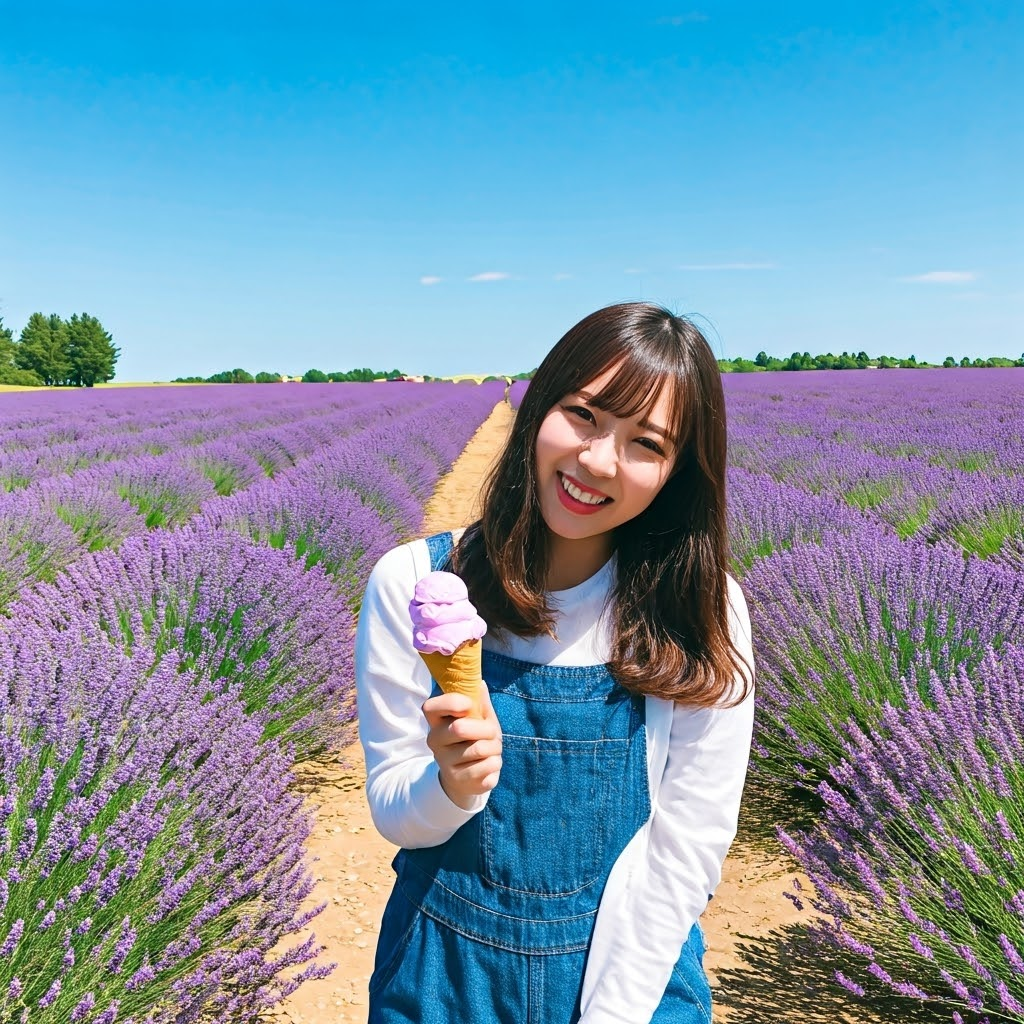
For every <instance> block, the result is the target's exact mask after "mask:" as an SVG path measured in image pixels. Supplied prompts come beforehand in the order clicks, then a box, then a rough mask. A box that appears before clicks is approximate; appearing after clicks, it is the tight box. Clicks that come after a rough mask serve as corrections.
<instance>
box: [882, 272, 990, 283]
mask: <svg viewBox="0 0 1024 1024" xmlns="http://www.w3.org/2000/svg"><path fill="white" fill-rule="evenodd" d="M900 280H901V281H911V282H913V283H914V284H970V282H971V281H977V280H978V275H977V274H976V273H975V272H974V271H973V270H929V271H928V273H927V274H912V275H911V276H910V277H901V278H900Z"/></svg>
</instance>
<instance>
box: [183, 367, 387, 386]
mask: <svg viewBox="0 0 1024 1024" xmlns="http://www.w3.org/2000/svg"><path fill="white" fill-rule="evenodd" d="M404 376H405V374H404V373H402V371H401V370H371V369H369V368H367V367H365V366H364V367H363V368H361V369H359V370H344V371H342V370H337V371H335V372H333V373H324V371H323V370H307V371H306V372H305V373H304V374H303V375H302V380H303V381H304V382H305V383H306V384H327V383H328V382H336V381H353V380H360V381H371V380H379V379H380V378H381V377H386V378H387V379H388V380H396V379H397V378H398V377H404ZM282 380H291V378H290V377H285V376H284V375H283V374H280V373H275V372H271V371H269V370H260V372H259V373H249V371H248V370H242V369H240V368H236V369H234V370H221V371H220V373H214V374H211V375H210V376H209V377H175V378H174V380H172V381H171V383H172V384H277V383H279V382H281V381H282Z"/></svg>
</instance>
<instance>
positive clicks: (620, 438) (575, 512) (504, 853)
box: [356, 303, 753, 1024]
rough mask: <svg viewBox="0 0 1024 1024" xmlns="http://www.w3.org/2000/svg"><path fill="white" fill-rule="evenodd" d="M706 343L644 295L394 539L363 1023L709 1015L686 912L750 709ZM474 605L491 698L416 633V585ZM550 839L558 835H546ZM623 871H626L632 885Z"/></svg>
mask: <svg viewBox="0 0 1024 1024" xmlns="http://www.w3.org/2000/svg"><path fill="white" fill-rule="evenodd" d="M724 481H725V420H724V402H723V395H722V385H721V379H720V375H719V372H718V367H717V364H716V362H715V359H714V356H713V354H712V352H711V350H710V348H709V347H708V345H707V342H706V341H705V340H704V338H703V336H702V335H701V334H700V332H699V331H698V330H697V329H696V328H695V327H694V326H693V325H692V324H691V323H690V322H689V321H687V320H684V319H682V318H681V317H676V316H673V315H672V314H671V313H669V312H668V311H667V310H664V309H661V308H660V307H657V306H652V305H648V304H645V303H631V304H625V305H619V306H610V307H607V308H606V309H602V310H598V311H597V312H596V313H594V314H592V315H591V316H589V317H587V318H586V319H584V320H583V321H581V322H580V323H579V324H577V325H576V326H575V327H573V328H572V329H571V330H570V331H569V332H568V333H567V334H566V335H565V336H564V337H563V338H562V339H561V341H559V342H558V343H557V344H556V345H555V347H554V348H553V349H552V351H551V352H550V353H549V355H548V356H547V358H546V359H545V360H544V361H543V362H542V363H541V365H540V367H539V368H538V370H537V372H536V374H535V375H534V378H533V381H532V383H531V385H530V388H529V389H528V390H527V392H526V396H525V398H524V399H523V402H522V405H521V407H520V409H519V413H518V415H517V417H516V420H515V423H514V425H513V428H512V431H511V434H510V436H509V439H508V442H507V444H506V447H505V450H504V452H503V454H502V456H501V458H500V459H499V461H498V463H497V465H496V467H495V470H494V471H493V473H492V475H491V477H490V479H489V480H488V481H487V484H486V486H485V489H484V494H483V515H482V518H481V519H480V521H479V522H476V523H473V524H472V525H470V526H469V527H468V528H467V529H466V530H465V531H464V532H462V533H461V534H460V536H458V537H456V536H454V535H453V534H450V533H444V534H437V535H435V536H432V537H429V538H426V539H425V540H419V541H414V542H412V543H411V544H407V545H403V546H401V547H398V548H395V549H393V550H392V551H390V552H388V554H386V555H385V556H384V557H383V558H382V559H381V560H380V561H379V562H378V563H377V565H376V567H375V568H374V570H373V573H372V574H371V576H370V580H369V583H368V585H367V589H366V595H365V597H364V600H363V606H362V611H361V614H360V619H359V629H358V633H357V640H356V684H357V692H358V698H359V728H360V738H361V740H362V742H363V747H364V752H365V755H366V764H367V797H368V801H369V804H370V808H371V812H372V814H373V818H374V822H375V824H376V825H377V827H378V828H379V829H380V831H381V833H382V834H383V835H384V836H385V838H388V839H390V840H391V841H392V842H395V843H396V844H397V845H399V846H401V847H402V850H401V851H400V852H399V854H398V856H397V857H396V859H395V862H394V866H395V870H396V872H397V875H398V878H397V884H396V887H395V889H394V891H393V893H392V895H391V898H390V900H389V902H388V906H387V909H386V910H385V912H384V918H383V921H382V924H381V932H380V939H379V942H378V946H377V956H376V961H375V969H374V973H373V977H372V978H371V980H370V1015H369V1019H370V1024H398V1022H412V1021H417V1022H423V1024H441V1022H443V1021H449V1020H451V1019H452V1016H453V1015H454V1013H456V1012H458V1011H457V1009H456V1008H458V1007H464V1006H469V1005H472V1007H473V1014H474V1016H478V1017H480V1018H482V1019H488V1020H534V1019H538V1020H544V1021H545V1022H550V1024H575V1022H577V1021H581V1022H583V1024H605V1022H609V1024H610V1022H612V1021H619V1020H631V1021H638V1022H640V1021H644V1022H647V1021H650V1022H652V1024H707V1022H708V1021H710V1014H711V997H710V988H709V986H708V981H707V978H706V976H705V973H704V968H703V953H704V941H703V934H702V932H701V929H700V926H699V925H698V924H697V919H698V918H699V916H700V914H701V912H702V911H703V910H704V908H705V907H706V906H707V901H708V899H709V897H710V894H711V893H712V892H713V891H714V889H715V886H716V885H717V884H718V881H719V878H720V877H721V868H722V861H723V860H724V858H725V854H726V852H727V850H728V848H729V844H730V843H731V841H732V837H733V836H734V834H735V831H736V819H737V815H738V810H739V801H740V794H741V792H742V789H743V780H744V777H745V773H746V765H747V758H748V753H749V748H750V735H751V727H752V722H753V700H752V683H753V678H752V663H753V659H752V655H751V645H750V636H749V630H750V627H749V621H748V619H747V614H746V605H745V603H744V600H743V595H742V593H741V592H740V590H739V587H738V585H737V584H736V582H735V581H734V580H733V579H731V577H729V576H728V574H727V572H726V565H727V559H728V550H727V542H726V534H725V498H724V486H725V484H724ZM445 569H448V570H450V571H453V572H455V573H456V574H457V575H459V576H461V577H462V580H463V581H464V582H465V584H466V587H467V589H468V592H469V596H470V598H471V600H472V602H473V603H474V604H475V605H476V608H477V609H478V611H479V613H480V615H481V616H482V617H483V619H484V620H485V621H486V623H487V627H488V628H487V632H486V634H485V635H484V636H483V638H482V641H481V647H482V677H483V681H484V682H485V683H486V687H485V688H484V689H483V691H482V692H483V693H484V695H485V696H484V697H483V700H482V707H480V708H477V709H473V706H472V702H471V701H470V699H469V698H468V697H466V696H465V695H463V694H458V693H440V692H439V691H438V689H437V688H436V686H435V685H434V684H433V682H432V680H431V678H430V673H429V671H428V669H427V666H426V665H425V664H424V662H423V661H422V660H421V659H420V657H419V656H418V655H417V653H416V650H415V648H414V647H413V644H412V642H411V632H412V631H411V623H410V620H409V614H408V611H407V609H408V608H409V607H410V599H411V598H412V597H413V595H414V593H415V591H416V585H417V582H418V581H419V580H421V579H422V578H423V577H424V576H426V575H427V574H428V573H430V572H436V571H438V570H445ZM556 851H557V853H556ZM627 883H628V884H627Z"/></svg>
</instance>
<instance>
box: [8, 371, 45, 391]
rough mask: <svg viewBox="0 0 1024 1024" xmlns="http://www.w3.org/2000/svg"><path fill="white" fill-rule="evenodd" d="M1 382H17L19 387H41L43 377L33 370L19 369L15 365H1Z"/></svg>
mask: <svg viewBox="0 0 1024 1024" xmlns="http://www.w3.org/2000/svg"><path fill="white" fill-rule="evenodd" d="M0 384H16V385H18V387H22V388H25V387H29V388H41V387H42V386H43V381H42V378H40V376H39V374H37V373H33V372H32V370H18V369H15V368H14V367H13V366H0Z"/></svg>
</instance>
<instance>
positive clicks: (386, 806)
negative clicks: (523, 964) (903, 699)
mask: <svg viewBox="0 0 1024 1024" xmlns="http://www.w3.org/2000/svg"><path fill="white" fill-rule="evenodd" d="M457 536H458V534H456V537H457ZM614 571H615V567H614V558H613V559H612V560H611V561H609V562H608V563H607V564H606V565H605V566H604V567H603V568H602V569H601V570H600V571H599V572H598V573H597V574H596V575H594V576H592V577H591V578H590V579H588V580H585V581H584V582H583V583H581V584H579V586H576V587H573V588H571V589H569V590H562V591H554V592H552V593H551V594H550V595H549V601H550V603H551V606H552V609H553V610H554V611H555V613H556V616H557V621H556V634H557V639H552V638H550V637H536V638H533V637H531V638H523V637H517V636H515V635H503V636H501V637H500V638H499V637H498V636H494V635H492V634H490V633H488V634H487V635H486V636H485V637H484V641H483V643H484V649H485V650H495V651H499V652H501V653H502V654H506V655H508V656H510V657H513V658H518V659H521V660H523V661H530V662H535V663H539V664H549V665H598V664H604V663H605V662H607V661H608V657H609V654H610V640H611V633H610V621H609V617H608V611H607V609H606V607H605V599H606V597H607V594H608V592H609V589H610V587H611V585H612V583H613V580H614V575H613V574H614ZM428 572H430V555H429V552H428V550H427V545H426V542H425V541H422V540H417V541H413V542H412V543H410V544H404V545H402V546H400V547H397V548H394V549H393V550H391V551H389V552H388V553H387V554H386V555H384V557H383V558H381V560H380V561H379V562H378V563H377V565H376V566H375V567H374V570H373V572H372V573H371V575H370V579H369V582H368V584H367V588H366V594H365V596H364V598H363V605H362V609H361V611H360V615H359V625H358V630H357V634H356V656H355V669H356V690H357V697H358V704H359V736H360V740H361V741H362V745H363V751H364V754H365V757H366V772H367V778H366V793H367V799H368V801H369V805H370V813H371V816H372V818H373V821H374V824H375V825H376V826H377V829H378V830H379V831H380V833H381V835H383V836H384V838H385V839H387V840H389V841H390V842H392V843H394V844H395V845H397V846H402V847H406V848H407V849H415V848H418V847H427V846H437V845H439V844H440V843H443V842H445V841H446V840H448V839H449V838H450V837H451V836H452V835H453V834H454V833H455V831H456V830H457V829H458V828H459V827H461V826H462V825H463V824H465V823H466V822H467V821H469V820H470V819H471V818H472V817H473V816H474V815H475V814H477V813H479V811H480V810H481V809H482V808H483V807H484V806H485V805H486V803H487V794H483V795H481V796H480V797H479V798H478V799H477V801H476V802H475V803H474V805H473V806H472V807H471V808H470V809H469V810H464V809H463V808H461V807H458V806H457V805H456V804H454V803H452V801H451V800H449V799H448V796H447V794H445V792H444V790H443V789H442V788H441V783H440V779H439V776H438V770H437V765H436V763H435V761H434V758H433V755H432V754H431V753H430V751H429V750H428V748H427V745H426V736H427V724H426V720H425V719H424V717H423V713H422V711H421V710H420V705H421V704H422V703H423V701H424V700H426V699H427V697H429V696H430V693H431V689H432V683H431V679H430V673H429V672H428V670H427V667H426V665H424V663H423V661H422V660H421V659H420V657H419V655H417V653H416V651H415V650H414V648H413V646H412V641H411V622H410V620H409V611H408V608H409V602H410V600H411V599H412V593H413V588H414V587H415V585H416V582H417V581H418V580H420V579H421V578H422V577H424V576H425V575H426V574H427V573H428ZM729 604H730V626H731V631H732V635H733V638H734V640H735V642H736V644H737V646H738V648H739V650H740V651H741V652H742V653H743V654H744V655H745V656H746V658H747V660H748V662H749V664H751V665H753V655H752V652H751V643H750V620H749V617H748V614H747V607H746V602H745V600H744V598H743V593H742V591H741V590H740V588H739V585H738V584H737V583H736V581H735V580H734V579H732V577H730V578H729ZM735 685H736V687H737V691H738V689H739V686H740V680H736V681H735ZM753 716H754V700H753V692H751V693H750V695H748V697H747V698H746V699H745V700H744V701H743V703H741V704H739V705H737V706H736V707H734V708H711V709H693V708H689V707H686V706H684V705H682V704H678V703H674V702H672V701H668V700H663V699H661V698H658V697H647V698H646V719H647V728H646V740H647V769H648V784H649V787H650V796H651V816H650V818H649V819H648V821H647V822H646V823H645V824H644V825H643V827H642V828H641V829H640V830H639V831H638V832H637V833H636V835H635V836H634V837H633V838H632V840H631V841H630V842H629V844H628V845H627V846H626V848H625V850H623V852H622V854H621V855H620V856H619V858H618V860H617V861H616V862H615V864H614V866H613V867H612V871H611V874H610V875H609V877H608V882H607V885H606V887H605V891H604V893H603V895H602V897H601V903H600V906H599V908H598V913H597V921H596V924H595V928H594V934H593V939H592V942H591V947H590V952H589V955H588V958H587V968H586V975H585V977H584V981H583V995H582V1003H581V1006H582V1016H581V1018H580V1024H613V1022H614V1024H644V1022H649V1021H650V1019H651V1017H652V1015H653V1014H654V1011H655V1010H656V1009H657V1006H658V1004H659V1003H660V1002H661V998H662V996H663V994H664V991H665V988H666V986H667V985H668V981H669V978H670V976H671V974H672V968H673V967H674V966H675V963H676V961H677V960H678V958H679V952H680V950H681V948H682V946H683V943H684V942H685V941H686V938H687V936H688V935H689V933H690V929H691V928H692V926H693V923H694V922H695V921H696V920H697V919H698V917H699V916H700V914H701V912H702V911H703V910H704V909H705V907H706V906H707V901H708V896H709V895H710V894H711V893H713V892H714V891H715V887H716V886H717V885H718V882H719V880H720V879H721V872H722V862H723V861H724V860H725V855H726V853H727V852H728V850H729V846H730V844H731V843H732V840H733V837H734V836H735V834H736V822H737V817H738V814H739V805H740V796H741V794H742V791H743V782H744V779H745V777H746V770H747V762H748V758H749V754H750V740H751V732H752V728H753ZM498 784H499V785H500V784H501V783H500V781H499V783H498Z"/></svg>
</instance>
